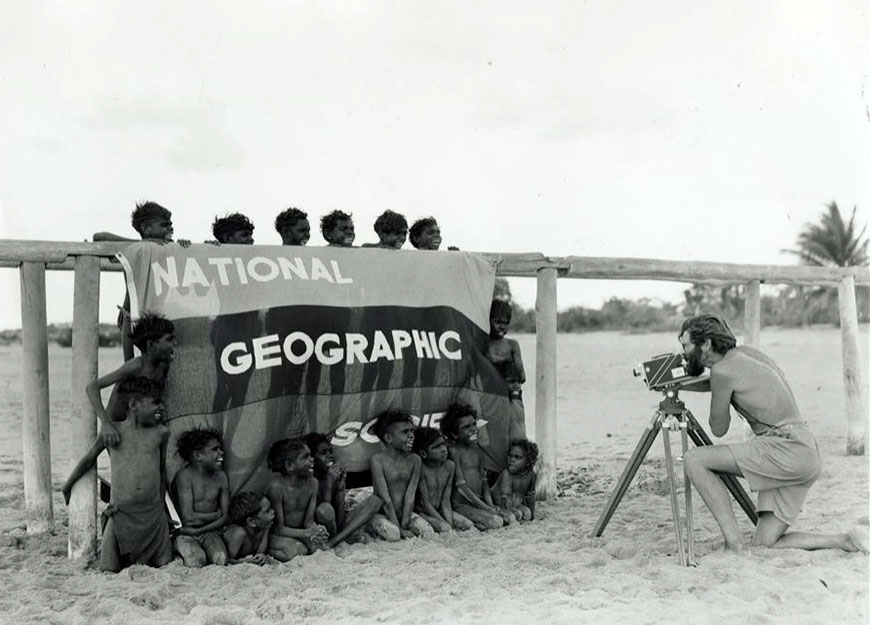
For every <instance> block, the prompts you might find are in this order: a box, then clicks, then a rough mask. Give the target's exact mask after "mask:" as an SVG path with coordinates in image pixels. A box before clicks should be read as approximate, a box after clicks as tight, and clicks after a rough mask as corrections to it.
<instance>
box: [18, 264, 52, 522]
mask: <svg viewBox="0 0 870 625" xmlns="http://www.w3.org/2000/svg"><path fill="white" fill-rule="evenodd" d="M19 272H20V276H21V349H22V352H23V359H22V368H23V371H22V374H23V375H22V377H23V381H24V415H23V419H24V423H23V428H22V433H23V438H24V508H25V514H26V515H27V533H28V534H44V533H46V532H52V531H54V509H53V507H52V503H51V431H50V426H49V409H48V327H47V323H46V313H45V263H38V262H24V263H21V268H20V269H19Z"/></svg>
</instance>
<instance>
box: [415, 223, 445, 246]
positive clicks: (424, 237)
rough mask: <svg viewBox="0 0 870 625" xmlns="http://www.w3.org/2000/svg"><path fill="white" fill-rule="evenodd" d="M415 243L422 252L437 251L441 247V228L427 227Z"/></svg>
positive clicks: (436, 225)
mask: <svg viewBox="0 0 870 625" xmlns="http://www.w3.org/2000/svg"><path fill="white" fill-rule="evenodd" d="M414 243H415V244H416V247H417V249H420V250H437V249H438V248H439V247H441V228H439V227H438V224H434V225H431V226H426V227H425V228H423V231H422V232H421V233H420V235H419V236H418V237H417V238H416V239H415V240H414Z"/></svg>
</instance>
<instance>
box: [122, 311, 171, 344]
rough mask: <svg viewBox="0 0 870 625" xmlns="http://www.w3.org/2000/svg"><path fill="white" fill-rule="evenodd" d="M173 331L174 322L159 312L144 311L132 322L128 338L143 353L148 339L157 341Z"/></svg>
mask: <svg viewBox="0 0 870 625" xmlns="http://www.w3.org/2000/svg"><path fill="white" fill-rule="evenodd" d="M174 333H175V324H173V323H172V322H171V321H170V320H169V319H167V318H166V317H164V316H163V315H161V314H160V313H152V312H144V313H142V316H141V317H139V320H138V321H137V322H136V323H134V324H133V329H132V330H131V331H130V335H129V336H130V340H131V341H132V342H133V345H135V346H136V347H138V348H139V351H141V352H142V353H143V354H144V353H145V350H146V348H147V347H148V342H149V341H159V340H160V338H161V337H162V336H164V335H166V334H174Z"/></svg>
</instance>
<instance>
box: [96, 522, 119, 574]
mask: <svg viewBox="0 0 870 625" xmlns="http://www.w3.org/2000/svg"><path fill="white" fill-rule="evenodd" d="M121 568H122V567H121V551H120V549H119V548H118V539H117V537H116V536H115V522H114V521H113V520H112V519H111V518H109V520H108V521H107V522H106V526H105V527H104V528H103V544H102V548H101V549H100V570H101V571H106V572H108V573H117V572H118V571H120V570H121Z"/></svg>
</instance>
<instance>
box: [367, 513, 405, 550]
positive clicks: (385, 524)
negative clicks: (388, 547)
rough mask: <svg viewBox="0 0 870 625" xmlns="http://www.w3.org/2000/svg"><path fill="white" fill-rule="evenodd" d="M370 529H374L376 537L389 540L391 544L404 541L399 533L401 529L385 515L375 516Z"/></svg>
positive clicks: (370, 523) (370, 522)
mask: <svg viewBox="0 0 870 625" xmlns="http://www.w3.org/2000/svg"><path fill="white" fill-rule="evenodd" d="M369 527H371V528H372V531H373V532H374V533H375V536H377V537H378V538H380V539H382V540H387V541H389V542H391V543H395V542H398V541H400V540H402V533H401V532H400V531H399V527H398V526H397V525H396V524H395V523H393V522H392V521H390V520H389V519H388V518H387V517H385V516H384V515H383V514H375V515H374V516H373V517H372V520H371V521H369Z"/></svg>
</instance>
